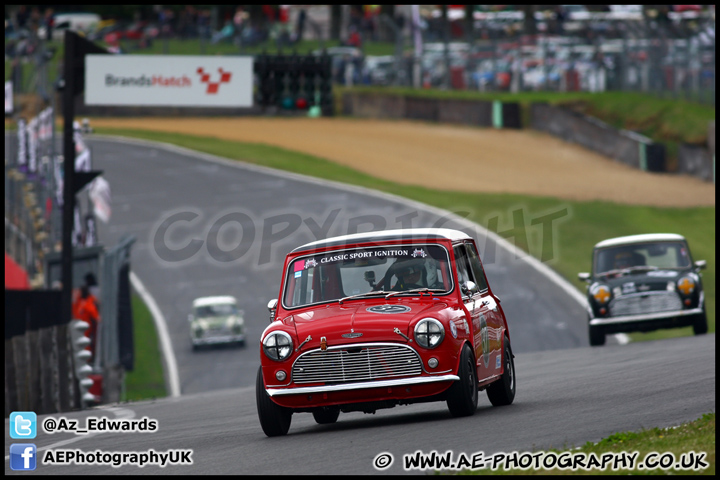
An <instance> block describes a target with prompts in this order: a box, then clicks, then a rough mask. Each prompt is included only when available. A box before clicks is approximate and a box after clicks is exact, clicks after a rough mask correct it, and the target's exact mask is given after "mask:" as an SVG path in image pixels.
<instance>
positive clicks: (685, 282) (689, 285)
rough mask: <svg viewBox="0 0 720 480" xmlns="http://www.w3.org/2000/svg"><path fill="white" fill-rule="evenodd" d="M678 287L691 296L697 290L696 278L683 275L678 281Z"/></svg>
mask: <svg viewBox="0 0 720 480" xmlns="http://www.w3.org/2000/svg"><path fill="white" fill-rule="evenodd" d="M677 288H678V290H680V293H682V294H683V295H685V296H686V297H687V296H690V295H691V294H692V293H693V292H694V291H695V280H693V278H692V277H682V278H681V279H680V281H678V283H677Z"/></svg>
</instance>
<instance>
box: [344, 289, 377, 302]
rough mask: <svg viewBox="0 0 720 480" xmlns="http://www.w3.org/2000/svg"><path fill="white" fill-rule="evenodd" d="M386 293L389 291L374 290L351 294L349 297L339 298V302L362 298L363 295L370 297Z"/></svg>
mask: <svg viewBox="0 0 720 480" xmlns="http://www.w3.org/2000/svg"><path fill="white" fill-rule="evenodd" d="M385 293H387V292H385V290H373V291H370V292H365V293H358V294H356V295H350V296H349V297H345V298H341V299H339V300H338V303H339V304H340V305H342V303H343V302H344V301H345V300H352V299H353V298H362V297H368V296H372V295H384V294H385Z"/></svg>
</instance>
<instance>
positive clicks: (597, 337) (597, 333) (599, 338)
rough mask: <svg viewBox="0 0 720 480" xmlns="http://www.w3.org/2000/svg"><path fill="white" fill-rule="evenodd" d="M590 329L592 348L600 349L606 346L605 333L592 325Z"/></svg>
mask: <svg viewBox="0 0 720 480" xmlns="http://www.w3.org/2000/svg"><path fill="white" fill-rule="evenodd" d="M588 328H589V332H588V333H589V334H590V346H591V347H600V346H602V345H605V332H603V331H602V329H601V328H600V327H595V326H593V325H590V326H589V327H588Z"/></svg>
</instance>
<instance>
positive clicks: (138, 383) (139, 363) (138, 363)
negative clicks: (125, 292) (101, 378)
mask: <svg viewBox="0 0 720 480" xmlns="http://www.w3.org/2000/svg"><path fill="white" fill-rule="evenodd" d="M132 311H133V324H134V329H133V342H134V344H135V362H134V367H135V368H134V369H133V371H131V372H127V373H126V374H125V395H124V398H123V399H122V400H123V401H135V400H148V399H154V398H162V397H165V396H167V392H166V391H165V378H164V376H163V367H162V365H163V363H162V358H160V349H159V347H158V345H159V343H158V337H157V332H156V331H155V323H154V322H153V318H152V315H151V314H150V310H148V309H147V307H146V306H145V303H143V301H142V299H141V298H140V297H139V296H138V295H135V294H133V296H132Z"/></svg>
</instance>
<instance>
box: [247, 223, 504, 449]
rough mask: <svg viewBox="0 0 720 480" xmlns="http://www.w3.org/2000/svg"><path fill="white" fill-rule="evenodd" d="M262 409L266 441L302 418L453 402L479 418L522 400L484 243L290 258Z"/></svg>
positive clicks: (427, 234) (418, 240) (414, 240)
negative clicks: (480, 410) (488, 406)
mask: <svg viewBox="0 0 720 480" xmlns="http://www.w3.org/2000/svg"><path fill="white" fill-rule="evenodd" d="M268 308H269V309H270V312H271V323H270V325H269V326H268V327H267V328H266V329H265V331H264V332H263V333H262V337H261V342H260V357H261V367H260V370H259V371H258V376H257V384H256V399H257V409H258V415H259V417H260V424H261V425H262V429H263V431H264V432H265V434H266V435H268V436H270V437H272V436H278V435H285V434H287V432H288V430H289V428H290V421H291V418H292V414H293V413H298V412H310V413H312V414H313V417H314V418H315V421H316V422H317V423H320V424H328V423H334V422H335V421H336V420H337V419H338V416H339V414H340V412H341V411H342V412H354V411H360V412H365V413H374V412H375V411H376V410H377V409H381V408H390V407H394V406H396V405H403V404H410V403H415V402H427V401H446V402H447V406H448V409H449V410H450V413H451V414H452V415H453V416H456V417H460V416H468V415H472V414H473V413H475V410H476V408H477V402H478V392H479V391H480V390H487V394H488V397H489V398H490V402H491V403H492V404H493V405H509V404H510V403H512V401H513V399H514V398H515V365H514V361H513V354H512V349H511V347H510V336H509V332H508V326H507V321H506V320H505V314H504V313H503V309H502V307H501V306H500V300H499V299H498V298H497V297H496V296H495V295H494V294H493V292H492V289H491V288H490V286H489V285H488V282H487V278H486V277H485V273H484V271H483V266H482V262H481V261H480V257H479V255H478V253H477V248H476V246H475V242H474V241H473V240H472V239H471V238H470V237H469V236H468V235H466V234H465V233H462V232H459V231H456V230H449V229H410V230H391V231H383V232H371V233H362V234H354V235H347V236H342V237H335V238H329V239H326V240H320V241H317V242H313V243H309V244H307V245H303V246H301V247H298V248H296V249H295V250H293V251H292V252H290V253H289V254H288V256H287V258H286V259H285V267H284V274H283V280H282V284H281V286H280V298H279V299H278V300H271V301H270V303H269V304H268Z"/></svg>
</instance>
